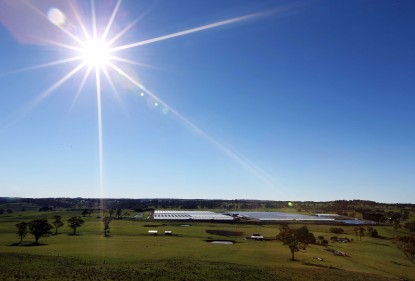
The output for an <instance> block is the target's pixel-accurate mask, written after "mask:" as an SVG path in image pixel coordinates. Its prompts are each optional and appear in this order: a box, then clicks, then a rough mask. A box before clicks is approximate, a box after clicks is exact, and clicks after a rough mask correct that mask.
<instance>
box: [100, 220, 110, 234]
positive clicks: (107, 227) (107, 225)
mask: <svg viewBox="0 0 415 281" xmlns="http://www.w3.org/2000/svg"><path fill="white" fill-rule="evenodd" d="M111 220H112V219H111V218H110V217H105V218H103V220H102V222H103V223H104V236H109V232H110V223H111Z"/></svg>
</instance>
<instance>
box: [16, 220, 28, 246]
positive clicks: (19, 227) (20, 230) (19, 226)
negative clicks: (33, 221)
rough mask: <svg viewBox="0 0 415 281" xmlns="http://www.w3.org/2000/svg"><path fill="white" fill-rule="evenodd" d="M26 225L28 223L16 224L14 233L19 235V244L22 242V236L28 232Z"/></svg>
mask: <svg viewBox="0 0 415 281" xmlns="http://www.w3.org/2000/svg"><path fill="white" fill-rule="evenodd" d="M27 225H28V224H27V223H26V222H21V223H18V224H16V228H17V232H16V234H17V235H18V236H19V237H20V244H22V242H23V238H25V236H26V234H27V232H28V230H27Z"/></svg>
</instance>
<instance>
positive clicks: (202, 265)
mask: <svg viewBox="0 0 415 281" xmlns="http://www.w3.org/2000/svg"><path fill="white" fill-rule="evenodd" d="M55 215H60V216H62V218H63V219H62V221H63V222H64V223H65V225H64V226H63V227H61V228H60V229H59V234H58V235H50V236H49V237H42V238H41V239H40V240H39V242H40V243H41V245H40V246H34V245H33V242H34V238H33V236H32V235H30V234H28V235H27V236H26V237H25V238H24V240H23V244H22V245H19V244H18V243H17V242H19V238H18V236H17V235H16V227H15V224H17V223H19V222H22V221H31V220H33V219H39V218H47V219H49V221H51V218H52V217H53V216H55ZM79 215H80V212H79V211H64V210H62V211H47V212H38V211H26V212H21V213H13V214H7V215H2V216H0V254H1V255H2V258H1V259H2V263H1V264H0V268H1V272H2V275H3V276H1V277H2V278H3V279H6V280H7V279H16V280H17V279H19V278H20V279H25V278H26V279H49V280H53V279H64V278H68V279H71V280H72V279H73V278H75V277H76V276H77V277H78V278H80V279H85V280H104V277H105V278H109V280H128V279H138V280H140V279H146V280H217V279H218V276H222V277H221V279H224V280H242V279H244V280H292V279H294V280H303V279H304V277H305V276H307V280H313V279H315V280H341V279H345V278H348V279H350V278H351V276H353V280H390V279H398V278H403V279H408V280H411V279H410V278H411V276H414V273H415V266H414V265H413V264H412V263H410V262H409V260H407V259H406V258H405V256H404V255H403V254H402V252H400V250H399V249H397V247H396V245H395V244H394V243H393V238H394V237H395V236H397V235H404V234H407V232H406V230H404V229H398V230H395V229H393V228H392V227H391V226H379V227H376V229H377V231H378V232H379V235H380V236H382V237H383V238H382V239H379V238H371V237H368V236H364V237H363V238H362V240H361V241H360V239H356V237H355V233H354V231H353V228H354V227H353V226H344V227H343V229H344V230H345V234H342V235H341V237H347V238H349V239H350V240H352V239H353V242H351V243H338V242H332V241H330V242H329V245H328V246H327V247H324V246H321V245H309V247H308V248H307V250H306V251H305V252H298V253H296V261H294V262H292V261H290V251H289V249H288V248H287V247H286V246H284V245H283V244H282V243H281V242H279V241H277V240H276V239H275V237H276V235H277V234H278V233H279V225H277V224H228V223H213V222H192V223H191V225H190V226H187V227H184V226H181V223H180V222H162V221H148V220H145V219H142V220H125V219H124V220H113V221H112V222H111V235H110V236H109V237H104V235H103V225H102V222H101V219H100V218H98V217H97V214H92V215H91V216H86V217H83V219H84V220H85V224H84V225H83V226H82V227H80V228H78V230H77V233H78V235H76V236H73V235H70V234H71V233H72V231H71V229H69V228H68V226H67V225H66V224H67V223H66V221H67V219H68V218H70V217H72V216H79ZM300 226H302V224H297V225H290V227H292V228H296V227H300ZM307 227H308V229H309V230H310V231H311V232H312V233H313V234H314V235H315V237H318V236H324V238H325V239H329V238H330V237H331V236H334V234H333V233H330V231H329V229H330V226H329V225H314V224H308V225H307ZM149 230H157V231H158V233H159V235H149V233H148V231H149ZM166 230H167V231H172V233H173V235H169V236H168V235H163V233H164V231H166ZM241 233H242V235H240V234H241ZM252 233H261V234H262V235H263V236H265V237H266V238H268V239H269V241H253V240H249V239H248V240H247V239H246V237H247V236H250V235H252ZM237 234H238V235H237ZM215 239H217V240H224V239H226V240H232V241H234V242H235V244H233V245H221V244H212V243H208V242H206V241H207V240H209V241H210V240H215ZM327 249H331V250H335V251H340V252H344V253H347V255H348V257H342V256H336V255H333V254H332V252H330V251H328V250H327ZM69 269H70V270H69ZM57 275H58V276H57ZM122 276H124V277H122ZM94 278H96V279H94ZM163 278H164V279H163Z"/></svg>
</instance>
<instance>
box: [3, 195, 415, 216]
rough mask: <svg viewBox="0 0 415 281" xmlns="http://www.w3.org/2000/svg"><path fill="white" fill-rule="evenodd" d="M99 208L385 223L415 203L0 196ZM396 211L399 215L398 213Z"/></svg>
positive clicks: (25, 204)
mask: <svg viewBox="0 0 415 281" xmlns="http://www.w3.org/2000/svg"><path fill="white" fill-rule="evenodd" d="M61 208H64V209H68V210H72V209H73V210H99V209H102V208H104V209H129V210H133V211H136V212H143V211H150V210H154V209H183V210H203V209H205V210H218V211H225V212H227V211H234V212H235V211H236V212H237V211H246V210H254V211H273V210H279V209H284V210H285V211H289V210H287V208H288V209H292V210H293V212H301V213H335V214H339V215H342V216H348V217H361V218H363V219H369V220H373V221H377V222H385V221H386V220H388V219H389V218H390V217H391V216H392V215H393V216H399V217H400V218H401V219H403V220H405V218H406V217H407V216H408V215H409V213H410V212H415V204H401V203H396V204H390V203H378V202H374V201H368V200H336V201H328V202H313V201H302V202H300V201H271V200H245V199H234V200H219V199H165V198H164V199H163V198H152V199H98V198H12V197H0V211H1V210H3V212H4V210H5V209H7V210H8V211H10V210H11V211H15V212H16V211H17V212H21V211H29V210H39V211H49V210H56V209H61ZM3 212H2V213H3ZM398 214H399V215H398Z"/></svg>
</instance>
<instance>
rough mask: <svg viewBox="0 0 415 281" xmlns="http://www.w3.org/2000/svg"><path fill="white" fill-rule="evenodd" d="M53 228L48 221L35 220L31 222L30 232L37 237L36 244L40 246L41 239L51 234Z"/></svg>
mask: <svg viewBox="0 0 415 281" xmlns="http://www.w3.org/2000/svg"><path fill="white" fill-rule="evenodd" d="M52 228H53V226H52V225H50V224H49V222H48V220H46V219H40V220H33V221H31V222H29V232H30V234H32V235H33V236H34V237H35V240H36V242H35V243H36V244H39V243H38V241H39V238H40V237H42V236H44V235H46V234H50V230H51V229H52Z"/></svg>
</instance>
